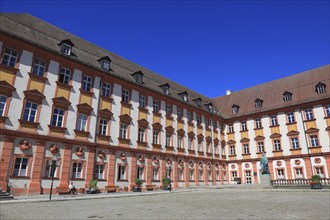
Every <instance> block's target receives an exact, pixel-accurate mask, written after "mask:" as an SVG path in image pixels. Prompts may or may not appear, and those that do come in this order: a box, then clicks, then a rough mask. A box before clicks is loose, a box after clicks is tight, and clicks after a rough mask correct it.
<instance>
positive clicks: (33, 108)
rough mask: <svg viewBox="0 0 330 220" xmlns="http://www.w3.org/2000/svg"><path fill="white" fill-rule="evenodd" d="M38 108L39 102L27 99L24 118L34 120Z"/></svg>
mask: <svg viewBox="0 0 330 220" xmlns="http://www.w3.org/2000/svg"><path fill="white" fill-rule="evenodd" d="M37 108H38V104H37V103H34V102H29V101H27V102H26V103H25V108H24V114H23V120H24V121H31V122H34V121H35V118H36V113H37Z"/></svg>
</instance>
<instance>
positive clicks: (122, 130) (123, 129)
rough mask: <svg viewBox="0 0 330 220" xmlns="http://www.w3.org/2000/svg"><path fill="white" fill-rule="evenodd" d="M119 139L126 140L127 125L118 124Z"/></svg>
mask: <svg viewBox="0 0 330 220" xmlns="http://www.w3.org/2000/svg"><path fill="white" fill-rule="evenodd" d="M119 137H120V138H121V139H127V124H124V123H121V124H120V130H119Z"/></svg>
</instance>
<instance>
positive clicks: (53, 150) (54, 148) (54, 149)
mask: <svg viewBox="0 0 330 220" xmlns="http://www.w3.org/2000/svg"><path fill="white" fill-rule="evenodd" d="M59 150H60V147H59V146H58V145H57V144H52V145H51V146H50V147H49V151H50V152H51V153H52V154H57V153H58V152H59Z"/></svg>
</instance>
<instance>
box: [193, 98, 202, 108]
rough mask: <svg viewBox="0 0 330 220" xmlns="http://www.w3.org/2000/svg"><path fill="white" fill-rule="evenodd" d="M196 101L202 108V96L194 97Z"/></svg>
mask: <svg viewBox="0 0 330 220" xmlns="http://www.w3.org/2000/svg"><path fill="white" fill-rule="evenodd" d="M194 101H195V103H196V105H197V106H198V107H200V108H201V107H202V99H201V98H197V99H194Z"/></svg>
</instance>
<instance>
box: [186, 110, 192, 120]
mask: <svg viewBox="0 0 330 220" xmlns="http://www.w3.org/2000/svg"><path fill="white" fill-rule="evenodd" d="M187 118H188V122H192V120H193V117H192V113H191V112H189V111H187Z"/></svg>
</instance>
